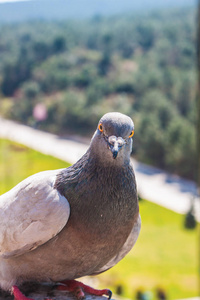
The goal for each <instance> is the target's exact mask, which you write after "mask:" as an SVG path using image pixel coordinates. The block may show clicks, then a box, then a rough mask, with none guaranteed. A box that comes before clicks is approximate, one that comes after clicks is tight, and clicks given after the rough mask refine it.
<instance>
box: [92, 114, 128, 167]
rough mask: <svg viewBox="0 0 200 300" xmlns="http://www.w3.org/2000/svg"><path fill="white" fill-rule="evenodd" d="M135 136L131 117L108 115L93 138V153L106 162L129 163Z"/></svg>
mask: <svg viewBox="0 0 200 300" xmlns="http://www.w3.org/2000/svg"><path fill="white" fill-rule="evenodd" d="M133 134H134V123H133V121H132V120H131V118H130V117H128V116H126V115H124V114H121V113H118V112H111V113H107V114H105V115H104V116H103V117H102V118H101V119H100V121H99V123H98V126H97V130H96V132H95V134H94V136H93V139H92V143H91V147H92V149H93V153H94V152H95V154H97V156H98V157H100V158H101V159H102V160H104V161H108V160H109V161H112V162H113V160H114V161H115V162H116V163H117V162H125V161H127V160H128V161H129V159H130V154H131V151H132V136H133Z"/></svg>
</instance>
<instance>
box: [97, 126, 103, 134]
mask: <svg viewBox="0 0 200 300" xmlns="http://www.w3.org/2000/svg"><path fill="white" fill-rule="evenodd" d="M98 129H99V131H101V132H103V125H102V124H99V126H98Z"/></svg>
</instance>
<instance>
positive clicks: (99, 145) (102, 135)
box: [0, 112, 141, 300]
mask: <svg viewBox="0 0 200 300" xmlns="http://www.w3.org/2000/svg"><path fill="white" fill-rule="evenodd" d="M133 134H134V123H133V121H132V119H131V118H130V117H128V116H126V115H124V114H121V113H119V112H110V113H107V114H105V115H103V117H102V118H101V119H100V121H99V123H98V125H97V129H96V131H95V133H94V135H93V137H92V139H91V142H90V145H89V148H88V150H87V152H86V153H85V154H84V155H83V156H82V157H81V158H80V159H79V160H78V161H77V162H76V163H75V164H74V165H72V166H70V167H68V168H64V169H59V170H51V171H43V172H40V173H37V174H34V175H32V176H30V177H28V178H26V179H25V180H23V181H22V182H20V183H19V184H18V185H16V186H15V187H14V188H13V189H11V190H10V191H8V192H7V193H5V194H3V195H1V196H0V288H1V289H2V290H5V291H9V292H11V293H12V294H13V295H14V298H15V299H16V300H26V299H30V298H27V297H25V295H24V294H23V293H22V292H21V290H20V286H21V285H23V284H24V283H25V282H41V283H42V282H46V283H48V282H51V283H55V284H56V285H57V287H58V288H60V289H61V290H68V291H75V290H76V291H77V290H78V294H77V298H78V299H83V298H84V295H85V292H90V293H91V294H94V295H107V296H108V298H111V295H112V294H111V291H110V290H108V289H103V290H97V289H93V288H92V287H89V286H87V285H84V284H83V283H81V282H79V281H77V280H76V279H78V278H80V277H83V276H86V275H96V274H99V273H102V272H104V271H106V270H108V269H110V268H112V267H113V266H114V265H115V264H117V263H118V262H119V261H120V260H121V259H122V258H123V257H124V256H125V255H126V254H127V253H128V252H129V251H130V250H131V249H132V247H133V246H134V244H135V242H136V240H137V238H138V235H139V232H140V227H141V219H140V214H139V206H138V196H137V187H136V181H135V175H134V171H133V167H132V165H131V161H130V154H131V151H132V137H133ZM66 150H67V149H66Z"/></svg>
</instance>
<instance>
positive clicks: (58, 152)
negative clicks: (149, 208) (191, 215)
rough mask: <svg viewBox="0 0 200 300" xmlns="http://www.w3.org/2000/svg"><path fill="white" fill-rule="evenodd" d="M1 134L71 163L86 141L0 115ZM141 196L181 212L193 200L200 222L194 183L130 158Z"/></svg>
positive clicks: (85, 145) (76, 157) (83, 151)
mask: <svg viewBox="0 0 200 300" xmlns="http://www.w3.org/2000/svg"><path fill="white" fill-rule="evenodd" d="M0 137H2V138H7V139H9V140H12V141H16V142H18V143H21V144H24V145H26V146H28V147H31V148H33V149H35V150H38V151H40V152H42V153H45V154H49V155H52V156H55V157H57V158H60V159H62V160H64V161H67V162H70V163H74V162H76V161H77V160H78V159H79V158H80V157H81V156H82V155H83V154H84V153H85V152H86V150H87V148H88V143H87V142H85V143H81V142H79V141H77V140H75V139H73V140H72V139H63V138H60V137H58V136H56V135H53V134H50V133H46V132H43V131H39V130H35V129H33V128H30V127H28V126H25V125H21V124H17V123H15V122H13V121H9V120H5V119H2V118H0ZM133 165H134V169H135V174H136V180H137V184H138V191H139V194H140V195H141V197H143V198H145V199H147V200H149V201H151V202H154V203H157V204H159V205H161V206H164V207H166V208H168V209H171V210H173V211H175V212H178V213H181V214H184V213H186V212H187V211H188V210H189V208H190V205H191V201H192V200H193V201H194V207H195V215H196V217H197V219H198V220H199V221H200V201H199V198H197V190H196V187H195V184H194V183H193V182H191V181H188V180H184V179H181V178H179V177H177V176H173V175H170V174H168V173H165V172H163V171H161V170H159V169H156V168H153V167H149V166H147V165H144V164H141V163H139V162H137V161H135V160H133Z"/></svg>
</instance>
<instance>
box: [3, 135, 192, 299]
mask: <svg viewBox="0 0 200 300" xmlns="http://www.w3.org/2000/svg"><path fill="white" fill-rule="evenodd" d="M67 166H68V164H66V163H65V162H63V161H60V160H58V159H56V158H53V157H51V156H46V155H43V154H41V153H39V152H37V151H34V150H31V149H29V148H27V147H24V146H21V145H18V144H16V143H11V142H9V141H6V140H0V194H2V193H4V192H6V191H7V190H9V189H10V188H12V187H13V186H15V185H16V184H17V183H18V182H20V181H21V180H23V179H24V178H26V177H27V176H29V175H31V174H34V173H36V172H39V171H43V170H51V169H59V168H63V167H67ZM140 213H141V217H142V229H141V234H140V236H139V239H138V241H137V243H136V245H135V247H134V248H133V250H132V251H131V252H130V253H129V254H128V255H127V256H126V258H124V259H123V260H122V261H121V262H120V263H119V264H118V265H117V266H115V267H114V268H112V269H111V270H109V271H107V272H105V273H103V274H101V275H99V276H98V277H97V278H99V279H100V283H101V286H102V287H110V288H111V289H113V291H115V287H116V285H118V284H119V283H120V284H121V283H122V284H123V286H124V296H126V297H130V298H132V299H134V297H133V295H135V292H136V290H138V289H143V290H145V291H151V292H152V293H153V294H154V295H155V289H156V288H157V287H162V288H163V289H164V290H165V291H166V292H167V295H168V299H179V298H187V297H193V296H196V295H197V264H198V263H197V229H195V230H186V229H184V227H183V221H184V217H183V216H182V215H179V214H176V213H174V212H172V211H170V210H167V209H165V208H163V207H160V206H158V205H155V204H152V203H150V202H148V201H144V200H143V201H141V202H140Z"/></svg>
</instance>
